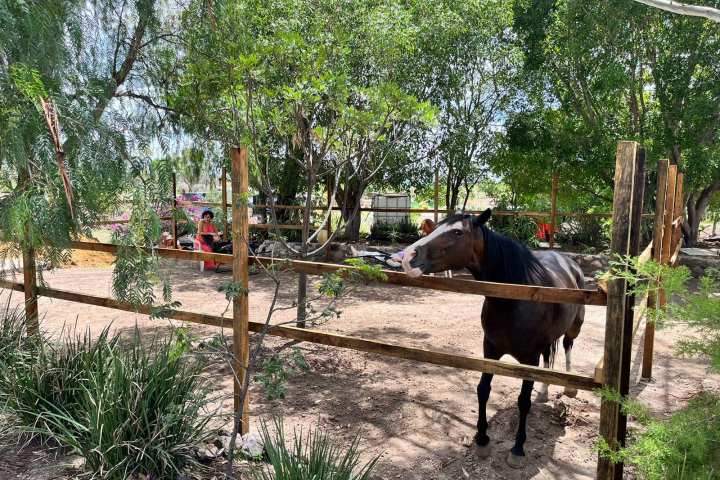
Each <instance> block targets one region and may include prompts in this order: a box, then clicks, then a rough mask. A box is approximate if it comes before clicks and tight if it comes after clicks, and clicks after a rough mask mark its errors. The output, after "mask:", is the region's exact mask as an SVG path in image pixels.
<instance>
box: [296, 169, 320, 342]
mask: <svg viewBox="0 0 720 480" xmlns="http://www.w3.org/2000/svg"><path fill="white" fill-rule="evenodd" d="M308 168H309V171H308V177H307V180H308V182H307V183H308V185H307V187H308V190H307V197H306V198H305V208H304V209H303V222H302V239H301V242H302V243H301V246H300V253H301V256H302V259H303V260H305V258H306V257H307V254H308V239H309V238H310V213H311V212H312V192H313V190H314V189H315V167H314V166H313V164H312V160H311V161H310V165H309V167H308ZM306 303H307V274H306V273H300V274H299V275H298V296H297V321H296V325H297V327H298V328H305V321H306V319H307V308H306V307H307V305H306Z"/></svg>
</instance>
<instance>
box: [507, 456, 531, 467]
mask: <svg viewBox="0 0 720 480" xmlns="http://www.w3.org/2000/svg"><path fill="white" fill-rule="evenodd" d="M506 461H507V464H508V465H510V467H512V468H515V469H518V468H523V467H524V466H525V464H526V463H527V457H526V456H525V455H515V454H514V453H512V452H510V453H508V456H507V459H506Z"/></svg>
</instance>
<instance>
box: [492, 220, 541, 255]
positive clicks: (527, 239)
mask: <svg viewBox="0 0 720 480" xmlns="http://www.w3.org/2000/svg"><path fill="white" fill-rule="evenodd" d="M490 228H491V229H492V230H494V231H496V232H498V233H500V234H502V235H505V236H506V237H508V238H511V239H513V240H515V241H517V242H520V243H522V244H524V245H527V246H528V247H531V248H535V247H537V246H538V245H539V244H540V242H539V239H538V238H537V235H536V234H537V231H538V226H537V223H536V222H535V220H533V219H532V218H530V217H521V216H517V217H513V216H498V217H491V219H490Z"/></svg>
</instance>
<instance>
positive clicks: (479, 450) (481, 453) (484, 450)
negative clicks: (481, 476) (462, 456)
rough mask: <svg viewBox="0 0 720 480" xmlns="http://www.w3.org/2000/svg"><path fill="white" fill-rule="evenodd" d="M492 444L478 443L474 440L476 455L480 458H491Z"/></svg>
mask: <svg viewBox="0 0 720 480" xmlns="http://www.w3.org/2000/svg"><path fill="white" fill-rule="evenodd" d="M491 445H492V444H491V443H488V444H487V445H484V446H483V445H478V444H477V443H476V442H473V449H474V450H475V455H476V456H477V457H478V458H480V459H485V458H489V457H490V455H492V446H491Z"/></svg>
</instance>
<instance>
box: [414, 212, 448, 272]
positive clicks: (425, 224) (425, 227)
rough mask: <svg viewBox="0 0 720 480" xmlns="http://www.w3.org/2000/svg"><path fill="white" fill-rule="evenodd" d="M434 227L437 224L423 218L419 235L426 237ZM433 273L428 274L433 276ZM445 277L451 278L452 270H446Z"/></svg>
mask: <svg viewBox="0 0 720 480" xmlns="http://www.w3.org/2000/svg"><path fill="white" fill-rule="evenodd" d="M435 228H437V225H436V224H435V222H433V221H432V220H430V219H429V218H426V219H424V220H423V221H422V222H420V236H421V237H427V236H428V235H430V234H431V233H432V232H433V231H434V230H435ZM433 275H434V274H432V273H431V274H430V276H433ZM445 277H446V278H452V270H448V271H446V272H445Z"/></svg>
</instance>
